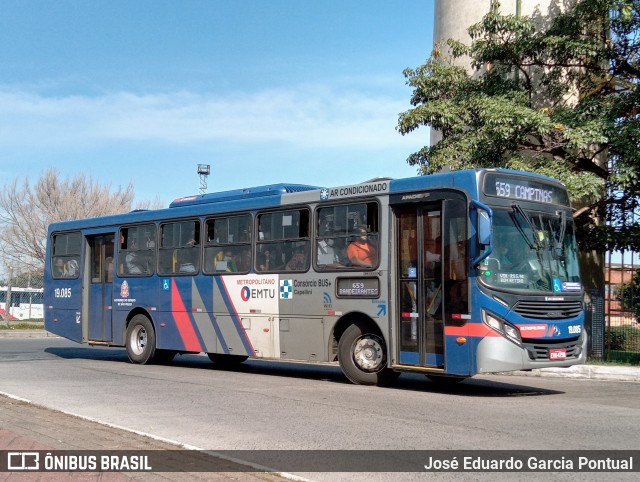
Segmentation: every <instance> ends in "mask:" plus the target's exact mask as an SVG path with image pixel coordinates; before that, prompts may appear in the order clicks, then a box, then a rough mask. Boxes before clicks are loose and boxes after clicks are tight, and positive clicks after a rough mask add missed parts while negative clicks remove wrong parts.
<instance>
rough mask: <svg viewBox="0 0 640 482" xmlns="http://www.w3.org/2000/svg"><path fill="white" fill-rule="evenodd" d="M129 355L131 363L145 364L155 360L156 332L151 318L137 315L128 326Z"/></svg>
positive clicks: (127, 345) (127, 342)
mask: <svg viewBox="0 0 640 482" xmlns="http://www.w3.org/2000/svg"><path fill="white" fill-rule="evenodd" d="M126 347H127V355H128V356H129V361H131V363H137V364H140V365H144V364H146V363H151V362H152V361H153V358H154V355H155V353H156V332H155V331H154V329H153V324H152V323H151V320H149V318H147V317H146V316H144V315H135V316H134V317H133V318H131V321H130V322H129V326H128V327H127V337H126Z"/></svg>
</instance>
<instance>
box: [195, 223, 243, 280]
mask: <svg viewBox="0 0 640 482" xmlns="http://www.w3.org/2000/svg"><path fill="white" fill-rule="evenodd" d="M205 229H206V233H207V236H206V241H205V246H204V272H205V273H207V274H225V273H248V272H249V269H250V267H251V216H250V215H249V214H247V215H242V216H231V217H224V218H216V219H208V220H207V221H206V227H205Z"/></svg>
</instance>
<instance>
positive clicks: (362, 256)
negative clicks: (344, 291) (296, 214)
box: [314, 202, 380, 271]
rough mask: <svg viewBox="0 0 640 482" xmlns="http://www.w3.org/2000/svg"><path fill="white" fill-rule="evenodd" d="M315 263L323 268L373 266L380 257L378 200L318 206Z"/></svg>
mask: <svg viewBox="0 0 640 482" xmlns="http://www.w3.org/2000/svg"><path fill="white" fill-rule="evenodd" d="M316 219H317V224H316V226H317V228H316V238H315V249H314V252H315V260H314V261H315V264H316V266H317V268H318V270H319V271H330V270H344V269H349V268H351V269H360V270H361V269H373V268H375V267H376V266H377V265H378V263H379V261H380V259H379V246H378V244H379V239H378V235H379V233H378V226H379V209H378V204H377V203H375V202H368V203H358V204H342V205H337V206H328V207H322V208H320V209H318V210H317V218H316Z"/></svg>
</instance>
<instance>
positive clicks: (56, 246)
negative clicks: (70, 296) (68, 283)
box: [51, 232, 82, 279]
mask: <svg viewBox="0 0 640 482" xmlns="http://www.w3.org/2000/svg"><path fill="white" fill-rule="evenodd" d="M81 240H82V238H81V235H80V233H79V232H74V233H63V234H54V235H53V237H52V242H53V248H52V250H51V274H52V276H53V278H54V279H61V278H78V276H80V250H81V245H82V243H81Z"/></svg>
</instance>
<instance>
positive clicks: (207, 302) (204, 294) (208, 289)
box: [195, 278, 229, 355]
mask: <svg viewBox="0 0 640 482" xmlns="http://www.w3.org/2000/svg"><path fill="white" fill-rule="evenodd" d="M210 279H211V278H195V284H196V289H197V290H198V294H199V295H200V299H201V300H202V304H203V305H204V309H205V310H206V312H207V316H208V317H209V320H210V321H211V324H212V325H213V329H214V331H215V332H216V336H217V337H218V341H219V342H220V345H222V351H224V353H225V354H227V355H228V354H229V346H228V345H227V342H226V341H225V339H224V337H223V336H222V330H220V325H219V324H218V320H216V316H215V315H214V314H213V282H211V283H209V282H208V281H209V280H210Z"/></svg>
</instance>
